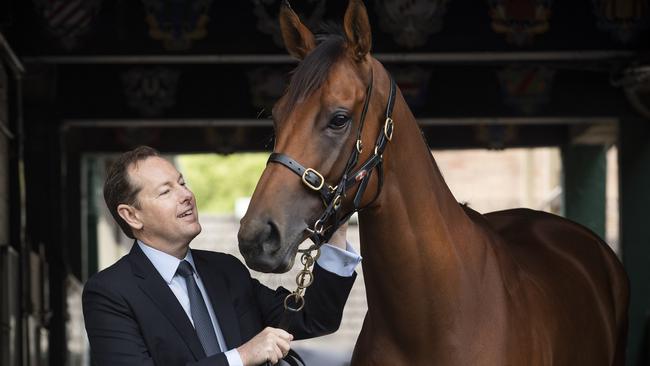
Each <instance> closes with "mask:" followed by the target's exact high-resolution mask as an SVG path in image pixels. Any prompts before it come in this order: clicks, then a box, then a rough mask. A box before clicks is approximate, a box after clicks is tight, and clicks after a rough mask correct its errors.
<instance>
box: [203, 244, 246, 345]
mask: <svg viewBox="0 0 650 366" xmlns="http://www.w3.org/2000/svg"><path fill="white" fill-rule="evenodd" d="M192 257H193V258H194V264H195V265H196V270H197V271H198V272H199V276H201V281H202V282H203V286H205V290H206V292H207V293H208V296H209V297H210V302H211V303H212V307H213V309H214V313H215V315H216V316H217V319H218V321H219V327H220V328H221V333H222V334H223V338H224V339H225V341H226V345H227V346H228V349H233V348H235V347H238V346H240V345H241V332H240V330H239V322H238V321H237V313H236V312H235V308H234V307H233V304H232V301H231V299H230V293H229V291H228V287H227V286H226V282H225V280H224V278H223V275H222V274H221V273H219V272H218V271H215V270H214V269H213V267H211V266H210V263H208V261H207V260H206V259H205V258H204V257H203V256H202V255H201V253H199V252H196V251H192Z"/></svg>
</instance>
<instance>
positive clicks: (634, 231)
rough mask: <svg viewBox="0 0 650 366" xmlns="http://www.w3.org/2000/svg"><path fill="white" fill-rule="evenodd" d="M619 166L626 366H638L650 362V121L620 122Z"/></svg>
mask: <svg viewBox="0 0 650 366" xmlns="http://www.w3.org/2000/svg"><path fill="white" fill-rule="evenodd" d="M619 166H620V202H621V248H622V250H623V263H624V264H625V268H626V270H627V272H628V275H629V277H630V284H631V299H630V300H631V303H630V312H629V315H630V331H629V339H628V353H627V355H628V357H627V364H628V365H630V366H641V365H648V362H650V360H649V359H648V352H649V350H648V347H649V342H648V339H647V337H648V336H647V327H648V318H649V314H650V221H648V220H649V217H650V215H649V213H648V210H650V121H644V120H639V119H636V120H635V119H629V120H623V121H622V122H621V130H620V152H619Z"/></svg>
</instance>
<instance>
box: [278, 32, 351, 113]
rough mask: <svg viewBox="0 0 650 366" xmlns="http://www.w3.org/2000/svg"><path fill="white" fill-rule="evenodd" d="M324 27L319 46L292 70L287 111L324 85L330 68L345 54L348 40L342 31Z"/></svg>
mask: <svg viewBox="0 0 650 366" xmlns="http://www.w3.org/2000/svg"><path fill="white" fill-rule="evenodd" d="M323 29H324V30H325V31H326V33H319V34H318V36H317V37H316V41H317V46H316V47H315V48H314V49H313V50H312V51H311V52H310V53H309V54H308V55H307V57H305V59H304V60H302V62H300V63H299V64H298V66H297V67H296V68H295V69H294V70H293V71H292V72H291V82H290V83H289V87H288V89H287V104H286V105H285V106H284V108H285V110H287V111H290V110H292V109H293V108H294V106H295V105H296V104H297V103H299V102H301V101H303V100H304V99H305V98H307V97H309V96H310V95H311V94H312V93H313V92H314V91H316V90H317V89H318V88H320V87H321V86H322V85H323V82H325V80H326V79H327V75H329V71H330V68H331V67H332V65H334V63H336V61H338V59H339V58H340V57H341V55H342V54H343V50H344V49H345V42H346V41H345V36H344V35H343V33H342V31H339V30H338V29H334V28H333V27H331V26H324V27H323Z"/></svg>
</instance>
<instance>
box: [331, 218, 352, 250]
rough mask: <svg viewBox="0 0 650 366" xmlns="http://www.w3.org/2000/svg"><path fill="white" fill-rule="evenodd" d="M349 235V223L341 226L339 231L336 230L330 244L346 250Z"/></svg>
mask: <svg viewBox="0 0 650 366" xmlns="http://www.w3.org/2000/svg"><path fill="white" fill-rule="evenodd" d="M347 233H348V223H347V222H346V223H345V224H343V225H341V226H340V227H339V228H338V229H336V231H335V232H334V234H332V237H331V238H330V240H329V242H328V244H330V245H333V246H335V247H338V248H341V249H343V250H345V249H346V248H347V245H346V243H347V238H346V236H347Z"/></svg>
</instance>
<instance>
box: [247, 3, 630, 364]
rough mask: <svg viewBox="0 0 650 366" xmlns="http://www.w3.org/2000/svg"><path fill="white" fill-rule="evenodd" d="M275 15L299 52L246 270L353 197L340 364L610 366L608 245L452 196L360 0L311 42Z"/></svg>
mask: <svg viewBox="0 0 650 366" xmlns="http://www.w3.org/2000/svg"><path fill="white" fill-rule="evenodd" d="M280 25H281V29H282V35H283V38H284V42H285V45H286V47H287V50H288V52H289V53H290V54H291V55H292V56H294V57H296V58H298V59H299V60H301V62H300V63H299V65H298V66H297V68H296V69H295V71H294V73H293V75H292V78H291V82H290V84H289V87H288V89H287V92H286V94H285V95H284V96H282V98H281V99H279V101H278V102H277V103H276V105H275V107H274V109H273V120H274V127H275V131H276V142H275V146H274V153H273V154H272V155H271V158H270V159H269V163H268V164H267V167H266V168H265V170H264V172H263V174H262V176H261V178H260V180H259V182H258V184H257V187H256V188H255V191H254V193H253V196H252V198H251V202H250V206H249V208H248V211H247V213H246V215H245V216H244V217H243V218H242V220H241V227H240V231H239V234H238V238H239V248H240V251H241V253H242V254H243V256H244V259H245V261H246V263H247V265H248V266H249V267H250V268H252V269H254V270H258V271H263V272H276V273H279V272H286V271H288V270H289V269H290V268H291V266H292V265H293V262H294V258H295V255H296V253H297V249H298V246H299V245H300V243H302V242H303V241H304V240H306V239H307V238H312V239H314V238H316V239H323V240H326V239H327V235H328V234H331V230H334V229H335V228H336V227H337V226H338V225H339V224H340V223H341V221H342V220H343V219H345V218H346V216H347V215H342V214H340V213H342V212H351V211H354V210H360V209H362V210H361V212H360V213H359V230H360V237H361V254H362V256H363V272H364V280H365V285H366V291H367V300H368V311H367V314H366V316H365V320H364V323H363V327H362V330H361V333H360V334H359V338H358V340H357V343H356V346H355V349H354V352H353V356H352V364H353V365H493V366H503V365H512V366H521V365H528V366H537V365H589V366H596V365H603V366H605V365H607V366H609V365H621V366H622V365H623V364H624V359H625V355H624V354H625V345H626V341H625V340H626V332H627V307H628V296H629V295H628V291H629V289H628V288H629V286H628V280H627V276H626V274H625V271H624V269H623V267H622V265H621V263H620V262H619V260H618V259H617V257H616V255H615V254H614V253H613V252H612V251H611V249H610V248H609V247H608V246H607V245H606V243H604V242H603V241H602V240H601V239H599V237H598V236H597V235H595V234H594V233H592V232H591V231H589V230H588V229H586V228H584V227H583V226H580V225H578V224H576V223H574V222H571V221H569V220H566V219H563V218H561V217H559V216H555V215H552V214H548V213H544V212H539V211H533V210H528V209H511V210H505V211H499V212H492V213H488V214H484V215H482V214H479V213H478V212H475V211H474V210H472V209H470V208H468V207H465V206H463V205H460V204H458V202H457V201H456V200H455V198H454V197H453V195H452V193H451V192H450V190H449V188H448V187H447V185H446V184H445V182H444V179H443V177H442V174H441V173H440V171H439V170H438V168H437V166H436V164H435V161H434V159H433V158H432V155H431V152H430V150H429V148H428V146H427V144H426V143H425V141H424V139H423V137H422V134H421V131H420V129H419V127H418V125H417V123H416V120H415V118H414V116H413V115H412V113H411V111H410V110H409V108H408V106H407V104H406V102H405V101H404V98H403V96H402V94H401V92H400V91H399V89H395V88H394V83H393V82H392V79H391V77H390V75H389V74H388V73H387V72H386V70H385V69H384V67H383V66H382V65H381V63H379V61H377V60H376V59H375V58H373V57H372V56H371V55H370V53H369V52H370V46H371V33H370V24H369V21H368V16H367V13H366V9H365V6H364V5H363V3H362V2H361V1H360V0H351V1H350V2H349V4H348V7H347V10H346V13H345V17H344V23H343V32H341V34H336V33H335V34H329V35H326V36H324V37H322V38H319V39H316V37H315V36H314V35H313V33H312V32H311V31H310V30H309V29H307V27H305V26H304V25H303V24H302V23H301V21H300V19H299V18H298V16H297V15H296V14H295V13H294V12H293V11H292V10H291V8H290V7H289V6H288V3H285V5H283V6H282V7H281V11H280ZM389 120H390V121H389ZM371 142H376V143H375V146H372V144H371ZM364 145H366V146H364ZM305 166H307V167H311V168H305ZM296 174H298V175H300V176H301V177H297V176H296ZM301 178H302V179H301ZM326 181H329V182H331V181H338V182H339V185H337V186H331V185H328V184H325V182H326ZM341 185H342V186H344V188H341ZM315 192H316V194H315ZM318 193H320V194H318ZM333 195H336V197H332V196H333ZM319 196H320V197H319ZM323 203H325V213H324V211H323Z"/></svg>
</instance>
